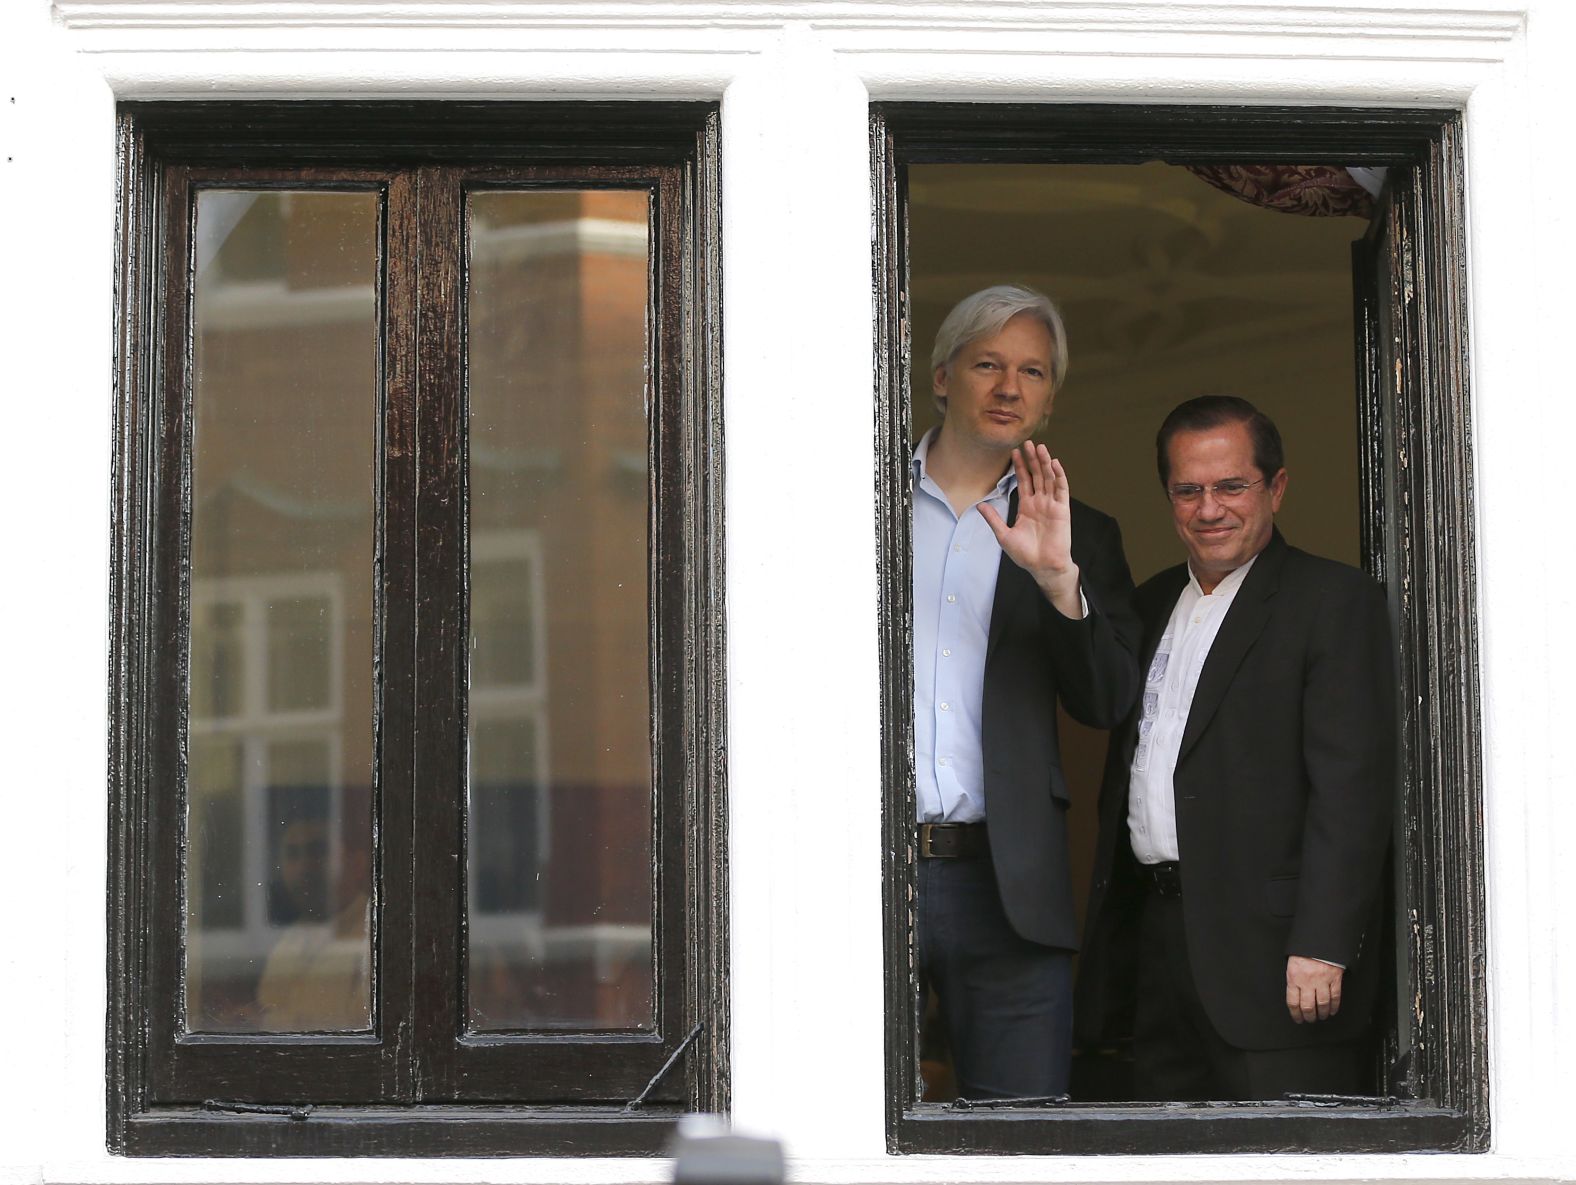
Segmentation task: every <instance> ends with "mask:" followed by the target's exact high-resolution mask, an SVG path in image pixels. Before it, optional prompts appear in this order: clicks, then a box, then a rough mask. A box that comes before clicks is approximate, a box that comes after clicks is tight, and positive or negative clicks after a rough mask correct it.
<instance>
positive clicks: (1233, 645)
mask: <svg viewBox="0 0 1576 1185" xmlns="http://www.w3.org/2000/svg"><path fill="white" fill-rule="evenodd" d="M1285 560H1286V541H1285V540H1284V539H1282V538H1281V534H1280V532H1279V531H1276V532H1275V534H1274V535H1273V536H1272V537H1271V539H1270V542H1269V546H1267V547H1266V548H1265V549H1264V550H1263V551H1262V552H1260V553H1259V558H1258V560H1257V561H1256V562H1255V563H1254V565H1253V568H1252V570H1251V571H1250V572H1249V573H1248V575H1247V578H1246V579H1245V580H1243V582H1242V587H1241V588H1239V589H1238V590H1237V595H1236V596H1235V597H1234V598H1233V599H1232V602H1231V608H1230V609H1228V610H1227V611H1226V619H1225V621H1223V622H1221V623H1220V632H1219V633H1218V634H1216V635H1215V642H1214V645H1212V646H1211V647H1210V648H1209V657H1208V658H1206V659H1205V660H1204V669H1203V670H1202V671H1201V672H1199V677H1198V687H1197V689H1196V690H1195V691H1194V692H1193V707H1192V709H1191V710H1190V711H1189V712H1188V717H1187V727H1186V728H1185V729H1183V731H1182V748H1181V750H1180V751H1179V752H1178V753H1177V764H1178V765H1181V764H1182V760H1183V758H1185V757H1186V756H1187V754H1188V750H1189V749H1191V748H1192V747H1193V745H1194V744H1195V743H1197V741H1198V738H1199V737H1200V736H1201V735H1202V734H1203V732H1204V729H1206V728H1207V727H1209V722H1210V721H1211V720H1212V719H1214V716H1215V711H1216V709H1218V708H1219V707H1220V701H1221V700H1223V699H1225V697H1226V691H1227V689H1228V688H1229V687H1230V686H1231V680H1232V678H1233V677H1234V676H1235V675H1236V673H1237V668H1238V667H1239V666H1241V665H1242V660H1243V659H1244V658H1246V657H1247V653H1248V651H1249V650H1251V649H1252V648H1253V643H1254V642H1256V641H1257V640H1258V637H1259V634H1260V633H1262V632H1263V630H1264V625H1265V623H1266V622H1268V621H1269V619H1270V609H1271V605H1272V602H1273V600H1274V597H1275V592H1276V590H1277V589H1278V588H1279V587H1280V573H1281V567H1282V565H1283V564H1284V563H1285Z"/></svg>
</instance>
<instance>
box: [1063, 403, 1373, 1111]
mask: <svg viewBox="0 0 1576 1185" xmlns="http://www.w3.org/2000/svg"><path fill="white" fill-rule="evenodd" d="M1156 454H1157V461H1158V464H1159V469H1160V481H1161V484H1162V486H1163V487H1164V489H1165V491H1166V495H1167V498H1168V500H1169V502H1170V505H1171V515H1172V520H1173V523H1174V525H1175V527H1176V531H1177V534H1178V536H1179V537H1180V538H1181V540H1182V544H1183V547H1184V548H1185V549H1186V551H1187V563H1186V564H1182V565H1179V566H1177V567H1175V568H1172V569H1169V570H1167V571H1164V572H1161V573H1160V574H1159V575H1157V576H1155V577H1154V578H1152V579H1151V580H1149V581H1147V582H1146V583H1145V584H1144V585H1143V586H1141V587H1140V588H1139V589H1138V592H1137V593H1136V595H1135V601H1136V605H1137V608H1138V611H1139V613H1140V615H1141V617H1142V618H1143V622H1144V642H1143V648H1142V650H1141V651H1140V669H1141V670H1143V671H1145V672H1146V674H1145V686H1144V691H1143V694H1142V696H1141V697H1140V702H1139V704H1138V706H1137V707H1136V708H1134V710H1133V713H1132V714H1131V716H1130V717H1129V719H1128V721H1127V723H1126V724H1125V726H1124V727H1123V728H1122V729H1121V730H1119V731H1118V732H1117V733H1115V734H1113V737H1112V741H1111V749H1110V755H1109V757H1108V760H1107V764H1106V774H1105V781H1104V785H1103V787H1102V791H1101V798H1100V811H1101V815H1100V824H1101V827H1100V847H1099V850H1098V852H1097V856H1096V864H1095V873H1094V884H1093V889H1092V893H1091V898H1090V907H1089V908H1090V912H1089V919H1090V921H1089V926H1088V937H1087V940H1086V944H1085V968H1084V972H1083V975H1082V978H1081V981H1080V984H1079V997H1078V1003H1079V1017H1078V1025H1079V1033H1080V1037H1081V1038H1082V1039H1083V1040H1084V1041H1085V1042H1087V1043H1096V1044H1097V1043H1100V1042H1101V1041H1103V1040H1106V1039H1109V1038H1110V1037H1111V1036H1114V1035H1116V1032H1117V1028H1116V1027H1114V1026H1120V1025H1121V1024H1122V1023H1123V1021H1124V1019H1125V1018H1124V1017H1123V1016H1122V1015H1121V1014H1122V1013H1123V1012H1124V1011H1125V1005H1126V1004H1128V1003H1130V1004H1131V1006H1132V1015H1131V1024H1132V1028H1131V1030H1130V1031H1131V1033H1132V1035H1133V1060H1134V1075H1135V1082H1134V1086H1135V1093H1136V1094H1137V1096H1138V1097H1140V1098H1145V1099H1277V1098H1280V1097H1281V1096H1282V1095H1284V1094H1287V1093H1315V1094H1320V1093H1329V1094H1355V1093H1362V1091H1363V1087H1364V1085H1365V1083H1364V1060H1365V1055H1366V1053H1367V1045H1366V1041H1365V1036H1366V1031H1367V1027H1368V1022H1369V1015H1370V1013H1371V1012H1372V1008H1373V1001H1374V996H1375V988H1376V985H1377V982H1378V978H1379V962H1380V960H1381V958H1382V953H1383V952H1382V951H1381V950H1380V949H1379V948H1380V945H1381V944H1380V941H1379V922H1380V907H1381V901H1382V893H1381V878H1382V869H1383V867H1384V859H1385V851H1386V846H1387V843H1388V840H1389V836H1390V820H1391V814H1392V810H1393V805H1394V793H1395V789H1394V784H1395V761H1396V757H1395V744H1396V739H1395V738H1396V732H1395V685H1394V669H1393V668H1394V661H1395V652H1394V647H1393V645H1392V642H1391V635H1390V624H1389V616H1388V613H1387V611H1386V606H1385V598H1384V594H1383V592H1382V591H1381V590H1380V588H1379V587H1378V586H1377V585H1376V584H1375V583H1374V582H1373V581H1372V580H1370V579H1369V578H1368V577H1367V576H1365V575H1364V574H1363V573H1361V572H1359V571H1357V570H1356V569H1354V568H1350V567H1348V566H1346V565H1344V564H1338V563H1335V562H1334V561H1331V560H1325V559H1320V558H1318V557H1316V556H1312V555H1309V554H1308V553H1306V552H1303V551H1299V550H1298V549H1296V548H1295V547H1291V546H1290V545H1288V544H1287V543H1286V541H1285V539H1283V538H1282V537H1281V534H1280V532H1279V531H1277V530H1276V529H1275V514H1276V512H1277V511H1278V510H1279V509H1280V505H1281V500H1282V499H1283V498H1284V497H1285V494H1286V480H1287V479H1286V469H1285V465H1284V453H1283V449H1282V446H1281V439H1280V434H1279V432H1278V431H1277V430H1276V428H1275V425H1274V424H1273V423H1272V422H1271V421H1270V419H1269V418H1268V417H1267V416H1265V415H1264V414H1263V413H1261V412H1259V411H1258V409H1257V408H1255V407H1254V406H1253V405H1252V404H1251V403H1248V402H1247V401H1246V400H1243V399H1237V398H1234V397H1231V396H1206V397H1204V398H1200V399H1193V400H1189V401H1188V402H1186V403H1184V404H1182V405H1181V406H1179V407H1177V408H1176V409H1175V410H1174V411H1172V412H1171V414H1170V415H1169V416H1167V417H1166V420H1165V423H1164V424H1163V425H1162V426H1161V429H1160V433H1159V436H1158V437H1157V440H1156Z"/></svg>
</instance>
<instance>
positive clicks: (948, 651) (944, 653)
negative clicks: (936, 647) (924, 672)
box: [941, 646, 952, 658]
mask: <svg viewBox="0 0 1576 1185" xmlns="http://www.w3.org/2000/svg"><path fill="white" fill-rule="evenodd" d="M941 657H942V658H951V657H952V648H951V647H950V646H943V647H942V649H941Z"/></svg>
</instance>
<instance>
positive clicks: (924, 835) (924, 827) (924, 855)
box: [919, 823, 935, 860]
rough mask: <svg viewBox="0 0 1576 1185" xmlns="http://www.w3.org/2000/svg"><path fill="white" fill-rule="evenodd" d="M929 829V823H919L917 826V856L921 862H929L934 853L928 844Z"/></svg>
mask: <svg viewBox="0 0 1576 1185" xmlns="http://www.w3.org/2000/svg"><path fill="white" fill-rule="evenodd" d="M930 827H931V825H930V824H929V823H921V824H920V825H919V856H920V859H922V860H930V859H933V858H934V856H935V851H934V849H933V848H932V847H931V843H930Z"/></svg>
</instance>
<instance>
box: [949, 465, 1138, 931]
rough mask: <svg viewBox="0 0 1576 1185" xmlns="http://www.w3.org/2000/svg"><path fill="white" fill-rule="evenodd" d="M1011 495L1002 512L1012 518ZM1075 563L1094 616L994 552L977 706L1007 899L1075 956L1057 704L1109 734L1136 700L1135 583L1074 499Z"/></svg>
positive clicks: (1112, 535)
mask: <svg viewBox="0 0 1576 1185" xmlns="http://www.w3.org/2000/svg"><path fill="white" fill-rule="evenodd" d="M1017 509H1018V500H1017V495H1016V494H1014V495H1013V498H1012V503H1011V505H1010V506H1009V508H1008V519H1009V521H1011V520H1012V519H1013V518H1014V517H1015V516H1016V514H1017ZM1072 529H1073V562H1074V563H1076V564H1077V565H1078V570H1079V581H1080V584H1081V587H1082V590H1083V595H1084V599H1085V600H1086V601H1087V602H1088V604H1089V615H1088V616H1087V617H1085V618H1083V619H1082V620H1076V621H1075V620H1073V619H1071V618H1068V617H1064V616H1063V615H1062V614H1061V613H1060V612H1059V611H1058V610H1057V609H1056V607H1055V606H1053V605H1052V604H1051V603H1050V602H1049V601H1047V600H1046V599H1045V595H1044V594H1043V593H1041V592H1040V590H1039V587H1038V586H1037V585H1036V584H1035V583H1034V579H1033V578H1032V577H1031V576H1030V575H1029V574H1028V573H1027V572H1025V571H1024V570H1023V569H1022V568H1020V567H1018V565H1017V564H1015V563H1013V562H1012V560H1010V559H1008V558H1007V556H1005V555H1003V556H1002V557H1001V567H1000V569H999V570H998V573H997V577H996V596H995V599H994V601H992V603H991V616H990V636H989V639H988V641H987V643H986V651H985V688H984V697H983V702H982V709H981V719H982V725H981V738H980V739H981V748H982V750H983V757H984V766H985V822H986V826H987V828H988V830H989V833H990V848H991V860H992V862H993V864H994V866H995V871H996V883H997V885H998V887H999V888H1000V890H1001V898H1002V903H1003V905H1004V906H1005V907H1006V911H1007V917H1008V920H1010V921H1011V922H1012V925H1013V928H1014V929H1015V930H1017V932H1018V933H1019V934H1021V935H1022V936H1023V937H1025V938H1027V939H1029V940H1030V941H1031V942H1038V943H1041V944H1043V945H1046V946H1056V947H1065V948H1067V949H1069V950H1072V949H1076V947H1077V944H1078V923H1077V918H1076V916H1075V915H1074V910H1073V895H1072V878H1071V875H1070V872H1069V869H1068V864H1067V820H1066V817H1065V816H1066V812H1067V808H1068V804H1069V802H1070V798H1071V796H1070V794H1069V793H1068V789H1067V779H1066V777H1065V776H1064V774H1063V773H1062V758H1061V745H1060V742H1059V740H1058V737H1057V730H1056V701H1057V700H1058V699H1060V700H1061V702H1062V704H1063V705H1064V706H1065V707H1066V708H1067V711H1068V712H1069V713H1070V714H1071V715H1072V716H1073V717H1074V719H1077V720H1080V721H1082V722H1083V723H1085V724H1090V725H1093V726H1095V727H1097V728H1110V727H1112V726H1113V725H1115V724H1116V723H1117V722H1118V721H1120V720H1121V719H1122V718H1123V717H1124V716H1125V715H1126V714H1127V711H1128V709H1129V708H1130V707H1131V706H1132V703H1133V700H1134V699H1135V698H1136V697H1137V695H1138V686H1139V683H1138V662H1137V658H1136V652H1137V649H1138V621H1137V618H1136V616H1135V615H1134V614H1133V609H1132V601H1131V597H1132V591H1133V578H1132V576H1131V575H1130V573H1129V572H1128V568H1127V559H1126V557H1125V556H1124V555H1123V553H1122V536H1121V532H1120V531H1119V530H1118V528H1117V525H1116V520H1115V519H1113V518H1111V517H1110V516H1109V515H1106V514H1102V513H1101V512H1100V511H1098V510H1095V509H1093V508H1092V507H1089V506H1086V505H1084V504H1083V503H1082V502H1079V501H1077V500H1074V502H1073V504H1072Z"/></svg>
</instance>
